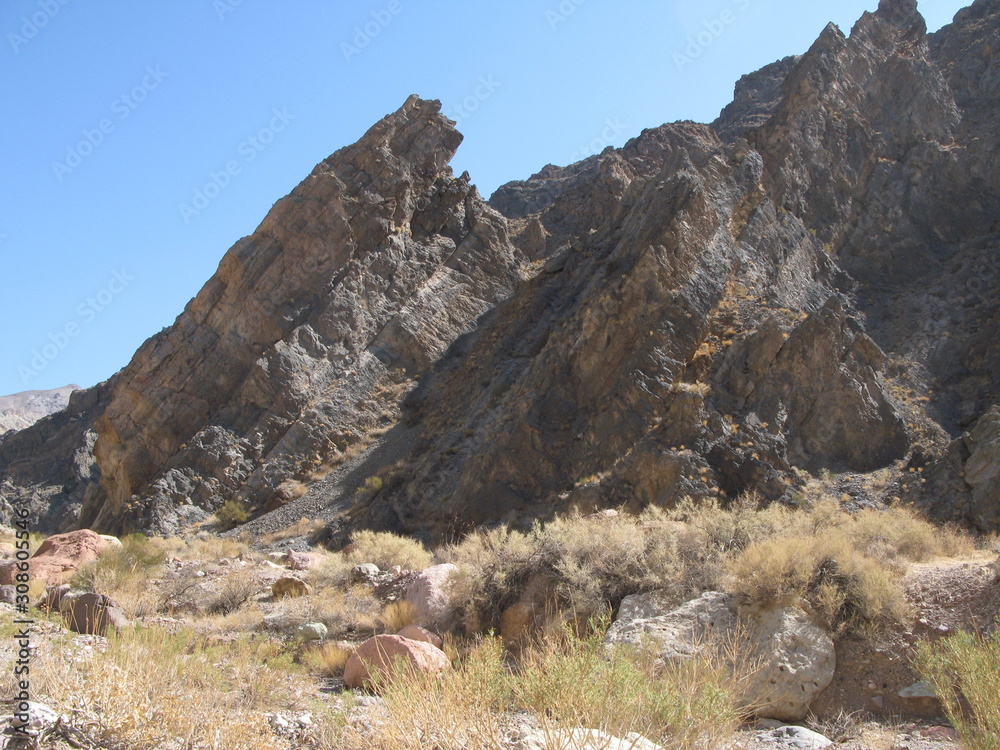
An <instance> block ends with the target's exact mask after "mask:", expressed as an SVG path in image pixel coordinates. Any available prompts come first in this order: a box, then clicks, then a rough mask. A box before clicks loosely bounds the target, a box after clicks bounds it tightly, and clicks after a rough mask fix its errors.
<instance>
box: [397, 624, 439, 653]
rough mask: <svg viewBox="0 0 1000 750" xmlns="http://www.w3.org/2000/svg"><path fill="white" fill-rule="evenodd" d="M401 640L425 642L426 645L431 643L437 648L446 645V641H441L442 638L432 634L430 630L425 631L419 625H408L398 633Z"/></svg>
mask: <svg viewBox="0 0 1000 750" xmlns="http://www.w3.org/2000/svg"><path fill="white" fill-rule="evenodd" d="M396 635H398V636H399V637H400V638H409V639H410V640H411V641H423V642H424V643H429V644H431V645H432V646H434V647H435V648H441V647H442V646H443V645H444V641H443V640H441V636H439V635H438V634H437V633H432V632H431V631H429V630H425V629H424V628H422V627H420V626H419V625H407V626H406V627H405V628H403V629H402V630H400V631H399V632H398V633H396Z"/></svg>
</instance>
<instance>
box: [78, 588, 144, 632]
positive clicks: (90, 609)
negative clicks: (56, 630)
mask: <svg viewBox="0 0 1000 750" xmlns="http://www.w3.org/2000/svg"><path fill="white" fill-rule="evenodd" d="M67 598H68V597H63V602H64V603H65V602H66V600H67ZM64 609H65V612H64V615H63V616H64V617H65V619H66V624H67V625H68V626H69V628H70V630H72V631H74V632H76V633H82V634H83V635H101V636H103V635H106V634H107V632H108V628H109V627H110V628H111V629H113V630H114V631H116V632H117V631H119V630H121V629H122V628H124V627H125V626H126V625H128V620H127V619H126V617H125V613H124V612H122V610H121V607H119V606H118V604H117V603H116V602H115V601H114V600H113V599H112V598H111V597H110V596H105V595H104V594H91V593H89V592H88V593H82V594H80V595H78V596H75V597H73V599H72V601H71V602H70V604H69V606H68V607H65V608H64Z"/></svg>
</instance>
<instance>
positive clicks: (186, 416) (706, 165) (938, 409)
mask: <svg viewBox="0 0 1000 750" xmlns="http://www.w3.org/2000/svg"><path fill="white" fill-rule="evenodd" d="M998 55H1000V0H978V1H977V2H976V3H975V4H974V5H973V6H971V7H970V8H967V9H965V10H963V11H962V12H960V13H959V14H958V15H957V16H956V20H955V22H954V23H953V24H951V25H949V26H947V27H945V28H944V29H942V30H941V31H939V32H937V33H936V34H933V35H928V34H927V33H926V27H925V24H924V22H923V19H922V18H921V16H920V14H919V12H918V10H917V7H916V4H915V2H914V1H913V0H882V2H881V3H880V4H879V7H878V10H877V11H876V12H874V13H866V14H865V15H864V16H863V17H862V18H861V19H860V20H859V21H858V23H857V24H856V25H855V26H854V28H853V30H852V31H851V33H850V35H845V34H844V33H843V32H842V31H841V30H840V29H838V28H837V27H835V26H833V25H831V26H828V27H827V28H826V29H825V30H824V31H823V33H822V34H821V35H820V37H819V39H818V40H817V41H816V42H815V43H814V44H813V46H812V47H811V48H810V49H809V50H808V51H806V52H805V53H804V54H803V55H801V56H797V57H789V58H786V59H784V60H781V61H778V62H776V63H774V64H772V65H769V66H767V67H765V68H764V69H762V70H761V71H758V72H757V73H753V74H750V75H748V76H745V77H744V78H743V79H741V81H740V82H739V83H738V84H737V87H736V94H735V98H734V101H733V103H732V104H731V105H729V106H728V107H727V108H726V109H725V110H724V111H723V112H722V114H721V115H720V117H719V119H718V120H717V121H716V122H715V123H714V124H712V125H699V124H695V123H675V124H671V125H663V126H660V127H657V128H652V129H649V130H646V131H643V133H642V134H641V135H640V136H638V137H637V138H634V139H632V140H631V141H629V143H627V144H626V145H625V146H624V147H622V148H621V149H613V148H609V149H606V150H605V151H604V152H603V153H601V154H599V155H596V156H592V157H589V158H587V159H585V160H583V161H581V162H579V163H577V164H574V165H570V166H567V167H555V166H551V165H550V166H547V167H545V168H544V169H543V170H541V171H540V172H539V173H538V174H536V175H534V176H532V177H531V178H529V179H527V180H523V181H518V182H513V183H509V184H507V185H505V186H503V187H501V188H500V189H499V190H498V191H497V192H496V193H495V194H494V195H493V197H492V198H491V199H490V202H489V203H486V202H485V201H483V200H482V199H481V198H480V196H479V194H478V192H477V191H476V189H475V188H474V187H473V186H471V185H470V184H469V182H468V179H467V176H465V175H463V176H462V177H460V178H455V177H454V176H453V175H452V174H451V172H450V169H449V168H448V167H447V162H448V160H449V159H450V158H451V156H452V155H453V153H454V151H455V149H456V148H457V146H458V144H459V142H460V140H461V136H460V135H459V134H458V133H457V132H456V131H455V130H454V126H453V123H451V122H450V121H448V120H446V119H445V118H443V117H442V116H441V115H440V114H439V112H438V107H437V105H436V104H435V103H432V102H425V101H422V100H419V99H417V98H415V97H413V98H411V99H410V100H408V101H407V103H406V104H405V105H404V107H403V108H402V109H401V110H399V111H398V112H396V113H395V114H393V115H389V116H388V117H386V118H385V119H384V120H382V121H381V122H380V123H379V124H377V125H376V126H375V127H374V128H373V129H372V130H371V131H369V133H367V134H366V135H365V136H364V137H363V138H362V139H361V140H360V141H359V142H358V143H357V144H355V145H354V146H351V147H348V148H346V149H342V150H341V151H338V152H337V153H336V154H334V155H333V156H331V157H330V158H329V159H327V160H326V161H324V162H323V163H322V164H320V165H319V166H318V167H317V168H316V169H315V170H314V171H313V173H312V175H310V176H309V177H308V178H307V179H306V180H305V181H304V182H303V183H302V184H301V185H300V186H299V187H297V188H296V189H295V190H294V191H293V192H292V193H291V195H289V196H288V197H287V198H285V199H283V200H282V201H280V202H279V203H278V204H276V205H275V207H274V209H272V211H271V212H270V213H269V215H268V216H267V217H266V218H265V220H264V222H263V223H262V224H261V226H260V227H259V228H258V229H257V230H256V232H255V233H254V234H253V235H251V236H250V237H248V238H245V239H244V240H241V241H240V242H238V243H237V244H236V246H234V247H233V248H232V249H231V250H230V251H229V253H227V255H226V256H225V258H224V259H223V261H222V263H221V265H220V267H219V271H218V273H217V274H216V275H215V277H213V278H212V279H211V280H210V281H209V282H208V284H207V285H206V286H205V288H204V289H203V290H202V291H201V292H200V293H199V295H198V296H197V297H196V298H195V299H194V300H192V302H191V303H190V304H189V305H188V307H187V309H186V310H185V311H184V313H183V314H182V315H181V316H180V317H179V318H178V321H177V323H175V325H174V326H172V327H171V328H169V329H167V330H166V331H164V332H163V333H161V334H159V335H157V336H155V337H153V338H152V339H150V340H149V341H148V342H147V343H146V344H145V345H144V346H143V347H142V348H141V349H140V350H139V351H138V352H137V353H136V356H135V358H134V359H133V361H132V363H131V364H130V365H129V366H128V367H126V368H125V369H124V370H123V371H122V372H120V373H118V374H117V375H116V376H115V377H114V378H113V379H112V380H111V381H109V382H108V383H106V384H103V385H102V386H100V387H99V388H98V389H92V390H91V391H88V392H84V394H83V395H80V394H76V395H77V396H79V398H78V399H76V405H75V406H74V404H73V403H72V402H71V404H70V409H68V410H67V412H63V413H61V414H60V415H55V416H53V417H49V418H47V419H44V420H42V421H41V422H39V423H38V424H37V425H35V426H34V427H32V428H30V429H27V430H23V431H21V432H18V433H15V434H14V435H13V436H8V437H6V438H4V439H3V440H0V481H2V482H3V484H2V490H0V498H3V500H2V501H0V511H5V512H9V507H10V503H11V502H12V501H13V502H22V501H26V500H28V501H30V502H31V503H32V506H31V507H32V508H33V509H34V511H35V513H37V515H38V518H39V520H40V522H42V523H43V525H44V524H49V525H52V526H59V525H66V524H70V523H82V524H84V525H93V526H94V527H95V528H100V529H102V530H109V531H122V530H128V529H148V530H154V531H169V530H174V529H176V528H178V527H179V526H181V525H183V524H184V523H186V522H188V521H193V520H197V519H199V518H202V517H204V516H205V514H206V513H208V512H211V511H213V510H215V509H217V508H218V507H219V506H220V505H221V504H222V503H223V502H224V501H226V500H230V499H235V500H240V501H244V502H245V503H247V505H248V507H249V508H250V509H251V510H253V511H255V512H258V513H260V512H263V511H265V510H267V511H271V512H269V513H266V514H264V515H262V516H260V517H259V518H257V519H256V520H254V521H252V522H251V524H250V525H249V527H247V528H248V529H249V530H250V531H251V532H252V533H263V532H266V531H270V530H274V529H275V528H276V527H277V526H278V525H279V524H280V525H289V523H291V522H294V521H296V520H298V518H299V517H301V516H302V515H306V516H309V517H320V518H325V519H327V520H329V521H331V522H332V523H331V525H330V527H329V529H328V530H327V532H325V534H324V535H323V538H325V539H326V540H327V541H329V542H330V543H331V544H333V543H339V542H340V541H342V539H343V538H344V532H345V531H347V530H349V529H350V528H353V527H357V526H370V527H377V528H386V529H392V530H397V531H404V532H408V533H413V534H417V535H421V536H423V537H425V538H434V539H443V538H449V537H450V536H451V535H453V534H455V533H461V532H463V531H466V530H468V529H471V528H474V527H476V526H479V525H482V524H495V523H499V522H507V523H512V524H516V525H521V526H527V525H529V524H530V523H531V522H532V521H533V520H535V519H538V518H546V517H549V516H551V515H552V514H553V513H555V512H558V511H560V510H564V509H567V508H569V507H571V506H574V505H576V506H580V507H581V508H583V509H589V510H593V509H598V508H601V507H607V506H619V505H625V506H627V507H631V508H641V507H643V506H645V505H648V504H650V503H656V504H665V505H669V504H672V503H674V502H677V501H678V500H679V499H681V498H683V497H693V498H719V499H721V500H723V501H725V500H727V499H730V498H732V497H734V496H736V495H738V494H740V493H743V492H747V491H755V492H757V493H759V494H760V495H761V496H762V497H763V498H764V499H766V500H770V501H785V502H799V501H801V499H802V490H803V488H804V487H805V485H806V484H807V483H808V481H809V480H810V478H812V477H815V476H818V475H821V474H822V475H825V474H826V473H827V472H831V473H832V474H835V475H837V479H836V480H834V481H833V482H832V484H831V486H835V487H838V488H840V490H842V495H843V496H844V497H847V498H848V500H847V502H849V503H850V504H851V507H870V506H872V505H874V504H877V503H881V502H885V501H888V500H891V499H892V498H899V499H902V500H904V501H910V502H914V503H916V504H918V505H919V506H920V507H922V508H924V509H926V510H927V511H928V512H929V513H931V514H932V515H935V516H937V517H940V518H947V519H952V520H962V521H968V522H972V523H975V524H978V525H979V526H980V527H981V528H984V529H995V528H997V527H998V524H1000V497H998V493H997V483H996V480H995V477H994V474H993V473H991V472H992V471H993V469H992V468H990V467H992V466H993V465H994V463H995V461H996V457H995V455H994V453H995V450H996V442H997V441H996V436H995V435H994V433H995V431H996V427H995V424H994V423H995V419H994V417H992V416H989V415H988V414H987V412H988V411H989V409H990V408H991V407H993V405H994V404H997V403H998V402H1000V392H998V384H1000V326H998V318H1000V307H998V299H997V295H996V282H997V279H998V277H1000V242H998V239H1000V227H998V225H997V208H998V206H1000V169H998V163H997V162H998V158H1000V157H998V154H1000V133H998V125H997V122H998V118H997V111H996V110H997V107H998V102H1000V99H998V97H997V96H996V94H997V93H998V87H1000V61H998V57H997V56H998ZM984 415H986V416H984ZM94 436H96V444H95V443H94ZM365 446H369V447H368V448H367V450H365ZM90 448H93V451H92V452H93V457H94V460H93V461H91V460H90V455H91V453H90V450H89V449H90ZM341 463H343V466H342V467H341V468H340V469H335V470H333V471H332V472H330V473H329V474H328V476H325V478H324V475H327V473H328V472H329V470H330V468H331V467H333V466H336V465H339V464H341ZM873 477H875V478H877V481H875V479H873ZM376 478H377V481H376ZM876 485H877V486H878V488H879V489H877V490H874V489H872V488H873V487H875V486H876ZM296 498H297V499H296ZM4 502H5V503H7V505H6V506H4V505H3V504H2V503H4ZM77 514H78V519H77ZM0 520H3V519H2V518H0Z"/></svg>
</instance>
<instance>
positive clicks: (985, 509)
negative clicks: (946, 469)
mask: <svg viewBox="0 0 1000 750" xmlns="http://www.w3.org/2000/svg"><path fill="white" fill-rule="evenodd" d="M966 443H967V445H968V446H969V450H970V455H969V458H968V460H967V461H966V462H965V481H966V483H967V484H968V485H969V486H970V487H971V488H972V518H973V520H974V521H975V523H976V525H978V526H979V527H980V528H981V529H983V530H984V531H991V530H994V529H996V528H997V527H998V526H1000V405H998V406H994V407H993V408H991V409H990V410H988V411H987V412H986V413H985V414H984V415H983V416H982V417H980V418H979V421H978V422H977V423H976V426H975V427H974V428H973V429H972V431H971V433H970V434H969V436H968V438H967V440H966Z"/></svg>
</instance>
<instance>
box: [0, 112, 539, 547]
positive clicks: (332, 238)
mask: <svg viewBox="0 0 1000 750" xmlns="http://www.w3.org/2000/svg"><path fill="white" fill-rule="evenodd" d="M439 109H440V107H439V105H438V104H437V103H433V102H426V101H422V100H420V99H417V98H416V97H411V98H410V99H409V100H408V101H407V102H406V103H405V105H404V106H403V107H402V108H401V109H400V110H399V111H398V112H396V113H394V114H392V115H390V116H388V117H386V118H385V119H383V120H382V121H381V122H379V123H378V124H377V125H375V126H374V127H373V128H372V129H371V130H370V131H369V132H368V133H367V134H366V135H365V136H364V138H362V139H361V140H360V141H359V142H358V143H357V144H355V145H354V146H351V147H349V148H345V149H342V150H341V151H338V152H337V153H336V154H334V155H333V156H331V157H330V158H328V159H327V160H325V161H324V162H322V163H321V164H319V165H318V166H317V167H316V168H315V170H313V173H312V174H311V175H310V176H309V177H307V178H306V180H304V181H303V182H302V183H301V184H300V185H299V186H298V187H297V188H296V189H295V190H294V191H293V192H292V193H291V194H290V195H289V196H287V197H286V198H284V199H282V200H281V201H279V202H278V203H277V204H276V205H275V206H274V208H273V209H272V210H271V212H270V213H269V214H268V216H267V217H266V218H265V220H264V221H263V222H262V223H261V225H260V226H259V227H258V228H257V230H256V231H255V232H254V234H253V235H251V236H249V237H247V238H244V239H243V240H240V241H239V242H238V243H237V244H236V245H235V246H234V247H233V248H232V249H231V250H230V251H229V252H228V253H227V254H226V256H225V257H224V258H223V260H222V262H221V263H220V265H219V269H218V271H217V273H216V274H215V276H213V278H212V279H210V280H209V282H208V283H207V284H206V285H205V287H204V288H203V289H202V290H201V292H200V293H199V294H198V296H197V297H195V298H194V299H193V300H192V301H191V302H190V303H189V304H188V306H187V308H186V309H185V310H184V312H183V313H182V314H181V315H180V316H179V317H178V319H177V322H176V323H175V324H174V325H173V326H171V327H170V328H168V329H166V330H165V331H163V332H162V333H160V334H158V335H156V336H154V337H153V338H151V339H150V340H149V341H147V342H146V343H145V344H144V345H143V346H142V348H140V350H139V351H138V352H137V353H136V355H135V357H134V358H133V360H132V362H131V363H130V364H129V366H128V367H126V368H125V369H124V370H123V371H122V372H120V373H118V374H117V375H116V376H115V378H114V379H113V381H112V382H111V383H110V384H109V385H108V386H107V388H106V391H107V392H106V393H105V394H103V397H102V398H101V399H100V405H99V408H98V409H96V410H95V414H94V415H93V416H92V417H91V419H90V420H89V422H88V424H87V425H86V427H87V428H88V429H89V428H92V429H93V432H95V433H96V434H97V436H98V437H97V440H96V445H95V446H94V457H95V459H96V464H97V466H98V467H100V471H99V474H100V477H99V484H95V483H91V484H90V487H89V489H88V490H87V494H86V497H85V498H84V499H83V503H82V509H81V513H80V518H79V523H80V524H81V525H84V526H91V527H94V528H100V529H105V530H109V531H122V530H128V529H152V530H162V531H167V530H171V529H173V528H175V527H176V525H177V523H178V522H183V521H185V520H195V519H197V518H199V517H202V516H204V512H205V511H211V510H214V509H216V508H218V507H219V506H220V505H221V504H222V502H224V501H225V500H226V499H230V498H240V499H244V500H247V501H248V502H249V503H250V504H251V505H252V506H257V507H263V506H265V505H266V504H267V502H268V501H269V500H270V498H271V497H272V496H273V495H274V494H275V492H276V489H277V487H278V485H279V484H280V483H281V482H282V481H283V480H286V479H288V478H290V477H295V476H297V475H298V474H301V473H304V472H307V471H309V470H311V469H315V468H316V467H317V466H318V465H319V464H320V463H322V462H323V461H326V460H336V457H337V455H338V453H340V452H342V451H344V450H347V449H348V448H349V447H350V446H351V445H352V444H353V443H354V442H356V441H357V440H359V439H360V438H362V437H363V436H364V435H365V434H366V433H368V432H371V431H373V430H375V429H377V428H379V427H383V428H384V427H386V426H387V425H388V424H391V422H392V421H393V420H394V418H395V409H396V402H397V400H398V394H399V393H400V392H402V391H405V390H406V388H407V387H408V383H409V382H410V381H411V380H412V379H413V378H415V377H417V376H418V375H419V374H420V373H421V372H423V371H424V370H425V369H426V368H427V367H428V365H429V364H430V363H431V362H433V361H434V360H436V359H437V358H438V357H439V356H440V354H441V353H442V352H443V351H444V350H445V349H446V348H447V347H448V345H449V344H451V342H452V341H453V340H454V339H455V338H456V337H457V336H458V335H460V334H461V333H463V332H466V331H467V330H468V329H469V328H471V327H472V326H473V325H474V323H475V321H476V319H477V318H478V317H479V316H480V315H482V314H483V313H484V312H486V311H487V310H489V309H490V308H491V307H493V306H494V305H495V304H496V303H497V301H498V300H500V299H502V298H503V297H504V296H506V295H509V294H510V293H511V291H512V290H513V288H514V286H515V284H516V283H517V281H518V267H519V262H518V252H517V251H516V249H515V248H514V247H513V246H512V245H511V244H510V243H509V242H508V241H507V239H506V222H505V221H504V219H503V218H502V217H501V216H500V215H499V214H498V213H497V212H496V211H494V210H493V209H491V208H490V207H489V206H488V205H487V204H486V203H485V202H484V201H483V200H481V199H480V198H479V195H478V192H477V191H476V189H475V188H474V187H472V186H471V185H470V184H469V182H468V179H467V177H465V176H463V177H461V178H456V177H454V176H453V175H452V173H451V170H450V168H449V167H448V166H447V164H448V161H449V160H450V159H451V157H452V156H453V155H454V152H455V149H456V148H457V147H458V145H459V143H460V142H461V136H460V135H459V134H458V132H457V131H456V130H455V129H454V127H453V123H451V121H449V120H447V119H446V118H444V117H443V116H442V115H440V113H439ZM46 429H47V430H51V429H52V426H51V425H46V424H42V425H39V430H37V431H35V434H37V435H39V436H41V434H42V431H43V430H46ZM18 437H19V440H20V441H21V442H27V441H28V436H27V435H26V433H19V434H18ZM41 439H42V441H44V440H45V439H46V438H44V437H42V438H41ZM3 449H4V451H7V450H8V449H10V448H9V446H8V445H7V444H6V443H5V444H4V446H3ZM10 450H11V452H13V449H10ZM20 453H23V451H19V455H20ZM15 463H16V462H15V461H10V460H8V462H7V463H6V466H5V473H7V474H8V476H10V477H11V480H12V481H13V483H16V484H19V485H24V484H27V483H30V482H31V481H32V480H35V481H36V482H39V483H40V484H43V485H44V484H45V481H46V480H48V479H49V476H47V475H46V474H45V472H44V471H42V470H41V467H25V468H23V469H21V468H19V467H18V466H16V465H15ZM15 469H16V470H17V471H16V472H15ZM32 469H34V470H32ZM95 473H96V472H95ZM60 478H62V477H60Z"/></svg>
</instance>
